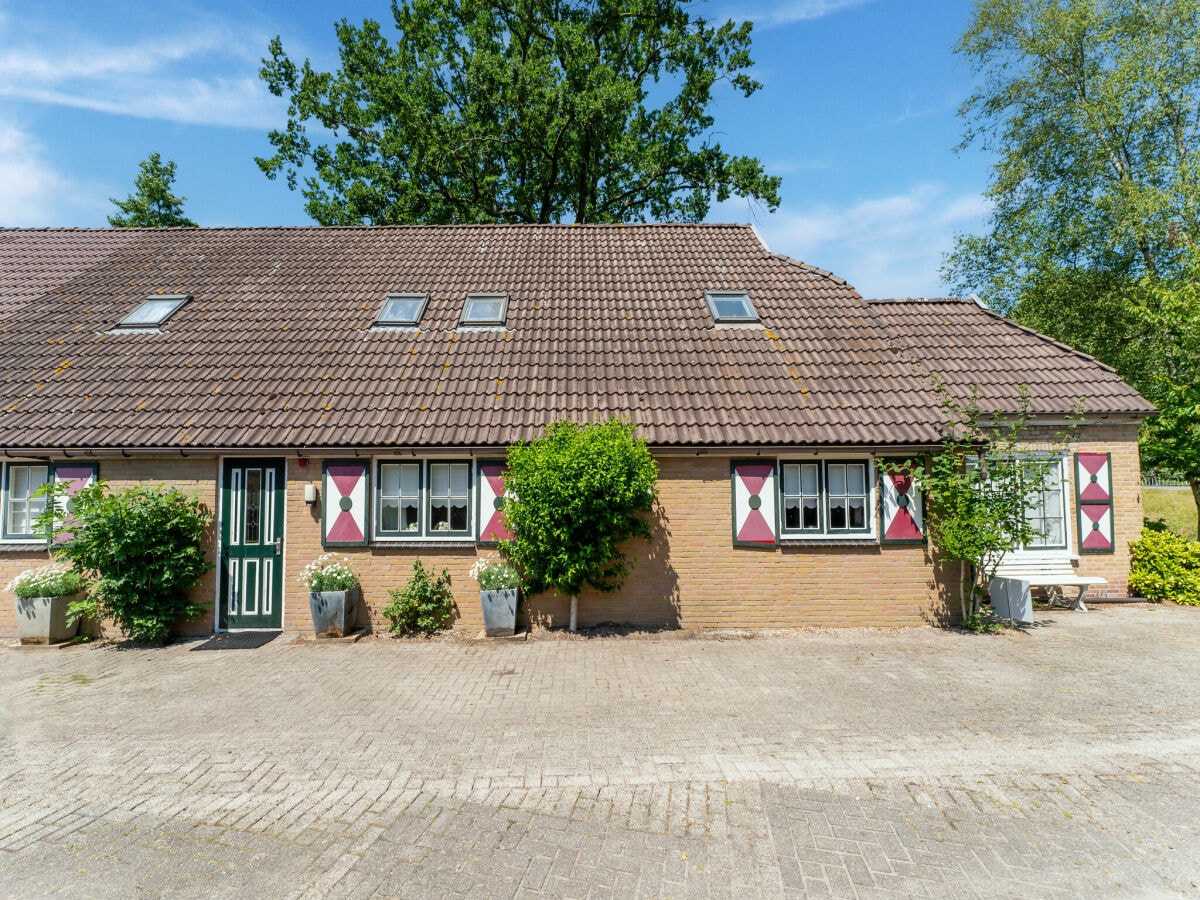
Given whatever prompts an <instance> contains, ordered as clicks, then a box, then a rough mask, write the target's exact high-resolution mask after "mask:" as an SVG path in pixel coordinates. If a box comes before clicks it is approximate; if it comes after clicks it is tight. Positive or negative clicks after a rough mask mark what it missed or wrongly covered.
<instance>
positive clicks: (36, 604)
mask: <svg viewBox="0 0 1200 900" xmlns="http://www.w3.org/2000/svg"><path fill="white" fill-rule="evenodd" d="M86 586H87V583H86V582H85V581H84V579H83V577H82V576H81V575H80V574H79V573H78V572H76V571H74V570H73V569H70V568H68V567H67V566H65V565H62V564H61V563H53V564H51V565H48V566H42V567H41V568H40V569H29V570H28V571H25V572H22V573H21V574H20V575H18V576H17V577H16V578H14V579H13V580H12V581H11V582H9V585H8V589H9V590H10V591H12V593H13V594H14V595H15V598H16V599H15V600H14V601H13V602H14V604H15V605H16V611H17V635H18V637H20V639H21V643H22V644H58V643H62V642H63V641H69V640H71V639H72V638H73V637H75V633H76V632H77V631H78V630H79V619H80V616H79V614H78V613H77V612H74V611H72V610H71V609H70V607H71V605H72V604H74V603H79V602H80V601H82V600H83V591H84V588H85V587H86Z"/></svg>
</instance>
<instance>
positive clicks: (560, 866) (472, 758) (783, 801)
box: [0, 606, 1200, 898]
mask: <svg viewBox="0 0 1200 900" xmlns="http://www.w3.org/2000/svg"><path fill="white" fill-rule="evenodd" d="M1039 615H1040V617H1041V623H1042V624H1041V625H1040V627H1037V628H1035V629H1033V630H1032V631H1031V632H1030V633H1028V634H1023V635H1022V634H1013V635H1001V636H993V637H978V636H971V635H964V634H958V633H953V632H944V631H937V630H934V629H915V630H909V631H899V632H896V631H892V632H884V631H879V632H876V631H868V630H858V629H856V630H849V631H845V632H837V631H815V632H800V633H792V634H788V635H783V636H759V637H756V638H753V639H742V638H729V639H725V640H718V639H716V638H713V637H711V636H710V637H706V638H703V639H687V638H686V637H679V636H660V637H649V638H646V637H642V638H637V637H635V638H603V639H600V638H597V639H592V640H540V641H529V642H524V643H513V642H502V643H475V642H469V641H450V642H441V643H426V642H390V641H385V640H372V641H364V642H361V643H359V644H354V645H342V644H339V645H328V646H313V645H311V644H303V643H288V642H284V641H283V640H277V641H275V642H273V643H271V644H269V645H267V646H266V647H264V648H262V649H261V650H256V651H226V652H218V653H191V652H188V645H179V646H173V647H168V648H166V649H163V650H122V649H118V648H117V647H115V646H112V645H109V646H94V647H78V648H72V649H64V650H47V649H38V650H31V649H17V648H3V649H0V684H2V685H3V691H2V692H0V895H11V896H21V897H29V896H40V895H45V894H52V893H55V892H62V893H65V894H70V895H72V896H77V895H93V896H121V897H126V896H144V895H156V894H167V893H170V894H175V895H182V896H206V895H215V894H221V895H226V896H228V895H234V896H255V897H263V896H325V895H333V896H353V897H368V896H377V895H379V896H393V895H394V896H435V897H439V896H459V895H468V896H478V897H496V896H499V897H503V896H543V895H544V896H574V897H593V896H594V897H621V898H625V897H634V896H646V897H707V896H719V897H742V896H764V897H777V896H793V895H798V894H801V893H805V892H806V893H808V894H811V895H813V896H826V895H835V896H845V897H853V896H859V897H874V896H886V895H889V894H891V895H895V894H906V895H919V896H924V895H927V894H929V895H936V896H945V895H952V896H973V895H985V896H1022V897H1027V896H1059V895H1062V896H1067V895H1071V896H1074V895H1079V894H1084V895H1087V894H1092V895H1097V894H1099V895H1104V896H1146V895H1152V896H1158V895H1164V894H1177V893H1196V892H1197V891H1198V890H1200V889H1198V888H1197V885H1198V884H1200V691H1197V690H1196V678H1197V673H1198V671H1200V666H1198V663H1200V611H1193V610H1184V609H1177V608H1162V607H1150V606H1138V607H1100V608H1098V609H1096V610H1094V611H1092V612H1088V613H1086V614H1082V613H1076V612H1057V611H1056V612H1054V613H1049V614H1046V613H1043V614H1039Z"/></svg>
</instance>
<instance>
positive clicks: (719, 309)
mask: <svg viewBox="0 0 1200 900" xmlns="http://www.w3.org/2000/svg"><path fill="white" fill-rule="evenodd" d="M704 300H705V302H707V303H708V311H709V312H711V313H712V317H713V321H714V322H717V323H722V324H723V323H725V322H757V321H758V311H757V310H755V308H754V304H753V303H751V302H750V295H749V294H747V293H746V292H745V291H705V292H704Z"/></svg>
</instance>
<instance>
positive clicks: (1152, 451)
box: [1136, 259, 1200, 537]
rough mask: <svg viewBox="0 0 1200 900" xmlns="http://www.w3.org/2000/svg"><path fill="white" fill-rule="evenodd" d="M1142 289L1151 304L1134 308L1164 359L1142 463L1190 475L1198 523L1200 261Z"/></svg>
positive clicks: (1152, 383)
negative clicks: (1177, 276) (1176, 276)
mask: <svg viewBox="0 0 1200 900" xmlns="http://www.w3.org/2000/svg"><path fill="white" fill-rule="evenodd" d="M1143 289H1144V290H1145V292H1146V294H1147V297H1148V302H1146V303H1144V304H1140V305H1138V307H1137V308H1136V312H1137V315H1138V317H1139V319H1140V320H1141V321H1142V323H1143V324H1144V327H1145V329H1146V331H1147V332H1149V333H1152V334H1154V335H1156V337H1157V343H1158V346H1159V348H1160V351H1161V356H1162V363H1161V365H1160V366H1159V368H1158V372H1157V374H1155V375H1154V376H1153V377H1152V378H1150V379H1148V382H1147V386H1146V387H1145V388H1144V389H1143V390H1144V392H1145V393H1146V396H1147V397H1149V398H1150V399H1151V400H1152V401H1153V402H1154V404H1155V405H1156V406H1157V407H1158V409H1159V412H1158V415H1157V416H1155V417H1153V418H1151V419H1150V420H1148V421H1147V422H1146V424H1145V425H1143V426H1142V435H1141V438H1142V439H1141V445H1142V461H1143V463H1145V464H1146V465H1148V466H1151V467H1157V468H1163V469H1168V470H1170V471H1173V472H1178V473H1180V474H1181V475H1183V477H1184V478H1186V479H1187V481H1188V484H1189V485H1190V486H1191V489H1192V498H1193V499H1194V501H1195V503H1196V510H1197V520H1198V521H1200V261H1197V260H1196V259H1192V260H1191V261H1190V264H1189V273H1188V275H1187V276H1186V277H1184V278H1181V279H1179V280H1177V281H1174V282H1172V283H1166V282H1162V281H1155V282H1149V283H1144V284H1143ZM1197 536H1198V537H1200V527H1198V529H1197Z"/></svg>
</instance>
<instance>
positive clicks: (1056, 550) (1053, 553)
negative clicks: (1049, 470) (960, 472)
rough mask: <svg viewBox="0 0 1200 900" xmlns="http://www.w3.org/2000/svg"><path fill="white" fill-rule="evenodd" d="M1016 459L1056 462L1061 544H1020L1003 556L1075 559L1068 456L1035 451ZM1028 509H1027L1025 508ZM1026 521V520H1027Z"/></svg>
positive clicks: (1009, 558)
mask: <svg viewBox="0 0 1200 900" xmlns="http://www.w3.org/2000/svg"><path fill="white" fill-rule="evenodd" d="M1017 455H1018V457H1019V458H1021V459H1029V460H1038V459H1040V460H1043V461H1045V462H1051V463H1052V462H1053V461H1054V460H1057V461H1058V468H1059V479H1060V483H1059V491H1060V493H1061V496H1062V503H1063V507H1062V510H1063V544H1061V545H1055V546H1046V545H1044V544H1021V545H1020V546H1018V547H1016V548H1014V549H1012V550H1010V551H1008V553H1006V554H1004V558H1005V559H1006V560H1018V559H1022V558H1033V557H1037V558H1039V559H1043V560H1044V559H1046V558H1048V557H1059V558H1063V559H1075V558H1076V557H1075V548H1074V546H1073V545H1072V542H1071V532H1072V530H1073V529H1072V528H1071V525H1072V522H1073V519H1072V516H1073V515H1076V512H1075V510H1074V509H1073V507H1072V504H1071V498H1070V495H1069V494H1068V491H1069V490H1070V488H1071V479H1070V470H1069V469H1068V468H1067V464H1068V458H1069V457H1070V454H1051V453H1039V452H1038V451H1036V450H1031V451H1022V452H1019V453H1018V454H1017ZM973 459H974V461H975V463H976V464H977V463H978V459H977V458H973ZM1027 509H1028V507H1027ZM1027 521H1028V519H1027Z"/></svg>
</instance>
